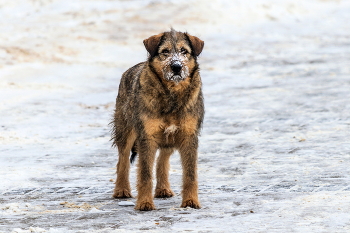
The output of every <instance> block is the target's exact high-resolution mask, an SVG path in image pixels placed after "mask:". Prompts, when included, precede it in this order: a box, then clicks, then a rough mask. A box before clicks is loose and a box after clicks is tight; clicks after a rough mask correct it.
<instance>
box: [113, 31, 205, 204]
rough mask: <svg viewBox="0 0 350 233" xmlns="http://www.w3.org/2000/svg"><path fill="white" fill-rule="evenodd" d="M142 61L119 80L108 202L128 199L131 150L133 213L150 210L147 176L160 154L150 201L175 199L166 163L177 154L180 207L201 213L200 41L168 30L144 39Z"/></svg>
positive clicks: (202, 112) (150, 186) (202, 106)
mask: <svg viewBox="0 0 350 233" xmlns="http://www.w3.org/2000/svg"><path fill="white" fill-rule="evenodd" d="M144 45H145V47H146V49H147V51H148V52H149V57H148V60H147V61H146V62H142V63H139V64H137V65H135V66H133V67H131V68H130V69H128V70H127V71H126V72H125V73H124V74H123V76H122V79H121V81H120V85H119V92H118V96H117V100H116V108H115V113H114V119H113V121H112V125H113V130H112V140H113V145H114V146H117V147H118V152H119V160H118V164H117V181H116V186H115V189H114V194H113V197H115V198H125V197H131V196H132V195H131V188H130V182H129V170H130V162H129V158H130V151H133V157H134V156H135V155H136V153H138V157H139V159H138V175H137V177H138V178H137V191H138V196H137V203H136V206H135V209H137V210H153V209H155V206H154V203H153V195H152V186H153V184H152V171H153V165H154V162H155V155H156V152H157V150H158V149H159V150H160V153H159V156H158V160H157V167H156V173H157V174H156V175H157V184H156V188H155V194H154V196H155V197H162V198H164V197H171V196H173V195H174V193H173V191H172V190H171V188H170V183H169V179H168V176H169V167H170V163H169V158H170V155H171V154H172V153H173V152H174V150H178V151H179V152H180V156H181V162H182V167H183V191H182V204H181V207H192V208H200V203H199V201H198V183H197V148H198V134H199V132H200V128H201V125H202V121H203V116H204V105H203V96H202V90H201V86H202V83H201V78H200V75H199V67H198V63H197V56H198V55H199V54H200V53H201V51H202V49H203V46H204V42H203V41H202V40H200V39H199V38H197V37H195V36H191V35H189V34H188V33H182V32H177V31H175V30H173V29H172V30H171V31H169V32H164V33H161V34H158V35H154V36H151V37H150V38H148V39H146V40H144Z"/></svg>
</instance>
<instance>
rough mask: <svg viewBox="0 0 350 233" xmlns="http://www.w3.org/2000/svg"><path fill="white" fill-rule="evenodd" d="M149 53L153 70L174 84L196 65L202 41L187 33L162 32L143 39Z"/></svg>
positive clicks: (181, 79)
mask: <svg viewBox="0 0 350 233" xmlns="http://www.w3.org/2000/svg"><path fill="white" fill-rule="evenodd" d="M143 43H144V45H145V47H146V49H147V51H148V52H149V54H150V59H149V60H150V63H151V66H152V67H153V69H154V71H155V72H156V73H157V74H158V75H159V76H160V77H162V78H163V79H164V80H166V81H170V82H175V83H176V84H177V83H179V82H181V81H183V80H185V79H186V78H187V77H189V76H190V75H191V73H192V71H193V70H194V69H195V68H197V67H198V65H197V56H198V55H199V54H200V53H201V52H202V50H203V47H204V42H203V41H202V40H200V39H199V38H197V37H195V36H191V35H189V34H187V33H182V32H176V31H175V30H173V29H172V30H171V31H170V32H164V33H161V34H159V35H155V36H151V37H150V38H148V39H146V40H144V41H143Z"/></svg>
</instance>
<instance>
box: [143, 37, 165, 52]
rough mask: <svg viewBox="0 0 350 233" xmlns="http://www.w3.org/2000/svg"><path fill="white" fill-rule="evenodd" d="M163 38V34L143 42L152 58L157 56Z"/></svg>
mask: <svg viewBox="0 0 350 233" xmlns="http://www.w3.org/2000/svg"><path fill="white" fill-rule="evenodd" d="M162 36H163V33H161V34H158V35H154V36H151V37H150V38H148V39H145V40H143V44H144V45H145V47H146V50H147V51H148V52H149V54H150V55H151V57H153V56H154V55H156V54H157V50H158V46H159V43H160V39H161V38H162Z"/></svg>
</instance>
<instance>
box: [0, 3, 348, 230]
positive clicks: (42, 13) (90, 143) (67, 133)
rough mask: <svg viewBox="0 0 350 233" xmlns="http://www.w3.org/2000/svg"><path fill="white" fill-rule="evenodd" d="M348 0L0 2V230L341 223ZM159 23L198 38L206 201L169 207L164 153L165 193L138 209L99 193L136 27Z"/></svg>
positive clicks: (172, 202) (176, 171)
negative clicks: (200, 42)
mask: <svg viewBox="0 0 350 233" xmlns="http://www.w3.org/2000/svg"><path fill="white" fill-rule="evenodd" d="M349 11H350V2H349V1H346V0H338V1H337V0H334V1H332V0H310V1H301V0H294V1H291V0H286V1H277V0H251V1H241V0H234V1H228V0H218V1H199V0H188V1H183V0H177V1H173V0H167V1H158V0H157V1H151V0H146V1H104V0H99V1H97V0H77V1H70V2H67V1H58V0H41V1H30V0H27V1H25V0H23V1H3V2H0V15H1V16H2V19H3V20H1V21H0V98H1V102H0V129H1V131H0V145H1V146H0V165H1V169H0V178H1V183H0V193H1V195H0V232H51V233H55V232H122V231H125V232H130V231H135V232H141V231H145V230H150V231H153V232H164V231H171V232H182V231H193V232H349V231H350V214H349V213H350V209H349V206H350V205H349V203H350V196H349V191H350V180H349V174H350V169H349V165H348V164H349V162H350V143H349V140H348V139H349V127H350V105H349V99H350V92H349V88H350V63H349V61H350V55H349V54H350V44H349V38H350V24H349V22H350V14H349ZM170 27H173V28H175V29H176V30H180V31H188V32H189V33H190V34H192V35H195V36H198V37H199V38H200V39H202V40H203V41H204V42H205V46H204V50H203V52H202V54H201V55H200V58H199V63H200V67H201V76H202V80H203V93H204V97H205V106H206V115H205V121H204V127H203V131H202V135H201V137H200V148H199V198H200V201H201V204H202V206H203V208H202V209H200V210H192V209H183V208H179V206H180V204H181V195H180V194H181V165H180V161H179V156H178V155H177V154H175V155H174V156H173V157H172V158H171V171H170V176H171V177H170V179H171V185H172V188H173V190H174V192H175V193H176V196H175V197H173V198H170V199H156V200H155V204H156V206H157V208H158V209H157V210H156V211H152V212H147V213H143V212H138V211H135V210H134V209H133V207H132V206H120V205H118V203H120V202H122V201H123V200H115V199H112V198H111V195H112V189H113V186H114V183H113V182H114V180H113V179H115V164H116V162H117V153H116V150H115V149H113V148H111V143H110V141H109V139H110V135H109V130H110V128H109V126H108V123H109V122H110V119H111V116H112V113H113V106H114V102H115V97H116V95H117V91H118V84H119V80H120V77H121V74H122V73H123V72H124V71H125V70H126V69H127V68H129V67H131V66H132V65H134V64H136V63H138V62H141V61H144V60H145V59H146V57H147V52H146V50H145V48H144V47H143V43H142V41H143V39H145V38H148V37H149V36H152V35H155V34H158V33H160V32H162V31H165V30H170ZM135 169H136V168H135V166H132V168H131V184H132V188H133V190H132V191H133V195H134V196H136V186H135V183H136V178H135ZM128 201H130V202H131V203H133V202H135V199H130V200H128ZM60 203H65V204H60Z"/></svg>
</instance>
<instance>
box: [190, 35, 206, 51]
mask: <svg viewBox="0 0 350 233" xmlns="http://www.w3.org/2000/svg"><path fill="white" fill-rule="evenodd" d="M186 35H187V37H188V39H189V40H190V42H191V45H192V49H193V52H194V55H195V56H198V55H199V54H200V53H201V52H202V50H203V47H204V41H202V40H201V39H199V38H198V37H196V36H191V35H189V34H187V33H186Z"/></svg>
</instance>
